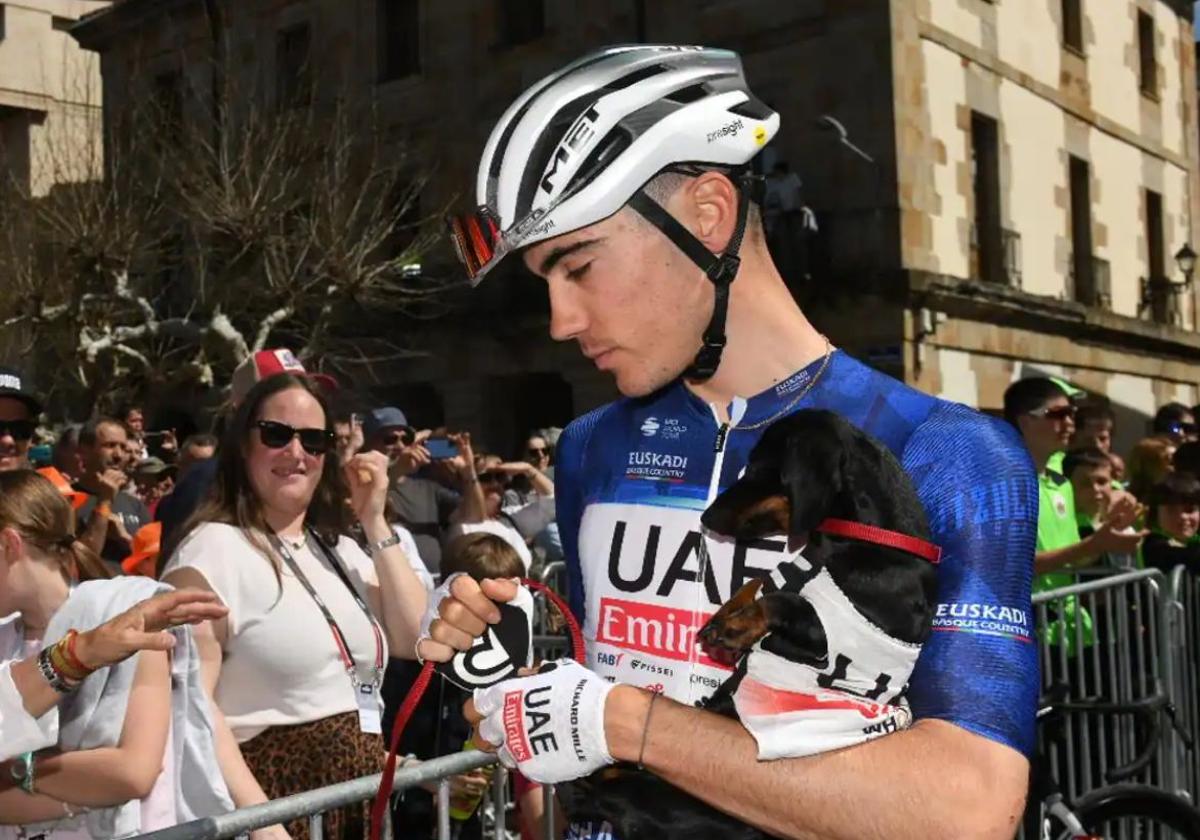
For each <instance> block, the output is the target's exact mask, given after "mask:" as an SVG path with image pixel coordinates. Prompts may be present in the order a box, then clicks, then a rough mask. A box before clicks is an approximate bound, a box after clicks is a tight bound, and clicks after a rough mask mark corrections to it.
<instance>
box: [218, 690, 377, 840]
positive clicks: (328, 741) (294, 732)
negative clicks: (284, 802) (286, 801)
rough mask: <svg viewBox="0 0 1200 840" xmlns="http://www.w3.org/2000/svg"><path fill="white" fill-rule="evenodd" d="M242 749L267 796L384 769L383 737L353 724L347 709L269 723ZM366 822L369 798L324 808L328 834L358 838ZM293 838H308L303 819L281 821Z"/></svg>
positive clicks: (333, 839) (334, 838) (340, 839)
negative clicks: (296, 720)
mask: <svg viewBox="0 0 1200 840" xmlns="http://www.w3.org/2000/svg"><path fill="white" fill-rule="evenodd" d="M242 755H243V756H244V757H245V759H246V764H247V765H249V767H250V770H251V771H252V772H253V773H254V778H256V779H257V780H258V783H259V784H260V785H262V789H263V791H264V792H265V793H266V794H267V798H268V799H278V798H280V797H281V796H291V795H292V794H293V793H301V792H303V791H306V790H312V789H313V788H319V787H325V786H326V785H333V784H337V783H338V782H345V781H349V780H350V779H357V778H359V777H360V776H370V775H371V774H373V773H378V772H380V771H381V770H383V762H384V759H385V758H386V753H385V752H384V743H383V739H382V738H381V737H380V736H378V735H367V734H366V733H364V732H363V731H362V730H361V729H359V726H358V714H357V713H356V712H347V713H346V714H342V715H334V716H333V717H327V718H323V719H322V720H318V721H313V722H312V723H302V724H299V725H297V726H272V727H271V728H270V729H268V730H266V731H265V732H263V733H262V734H260V735H257V736H255V737H254V738H251V739H250V740H249V741H247V742H245V743H244V744H242ZM370 825H371V803H370V802H369V801H368V802H366V803H365V804H362V805H352V806H347V807H345V808H339V809H338V810H336V811H330V812H329V813H327V814H325V825H324V830H325V837H326V838H328V839H329V840H361V838H364V837H366V836H367V833H368V829H369V828H370ZM285 827H286V828H287V831H288V833H289V834H290V835H291V836H292V838H293V840H309V836H308V820H307V819H303V820H296V821H294V822H291V823H288V824H287V825H286V826H285Z"/></svg>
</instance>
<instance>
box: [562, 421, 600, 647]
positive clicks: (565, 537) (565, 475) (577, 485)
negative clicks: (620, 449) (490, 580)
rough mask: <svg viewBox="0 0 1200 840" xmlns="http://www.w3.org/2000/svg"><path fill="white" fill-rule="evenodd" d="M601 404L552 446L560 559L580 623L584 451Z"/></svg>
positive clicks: (582, 592) (582, 613)
mask: <svg viewBox="0 0 1200 840" xmlns="http://www.w3.org/2000/svg"><path fill="white" fill-rule="evenodd" d="M609 408H611V404H610V405H609V406H604V407H601V408H598V409H596V410H595V411H592V412H591V413H589V414H585V415H584V416H583V417H579V418H577V419H576V420H574V421H572V422H571V424H570V425H568V426H567V428H565V429H563V433H562V435H560V436H559V438H558V443H557V444H556V445H555V449H554V504H555V519H556V521H557V523H558V534H559V538H560V539H561V541H562V552H563V561H564V562H565V563H566V564H567V603H568V605H569V606H570V607H571V612H573V613H574V614H575V618H576V619H578V621H579V623H580V625H582V624H583V621H584V603H585V601H584V591H583V569H582V567H581V566H580V563H579V525H580V522H581V521H582V519H583V508H584V496H585V491H584V481H583V477H584V475H585V474H586V473H585V470H586V467H587V450H588V445H589V442H590V441H591V438H592V432H593V431H594V430H595V428H596V426H597V425H598V424H599V422H600V419H601V418H602V417H603V416H604V414H605V413H606V412H607V410H608V409H609Z"/></svg>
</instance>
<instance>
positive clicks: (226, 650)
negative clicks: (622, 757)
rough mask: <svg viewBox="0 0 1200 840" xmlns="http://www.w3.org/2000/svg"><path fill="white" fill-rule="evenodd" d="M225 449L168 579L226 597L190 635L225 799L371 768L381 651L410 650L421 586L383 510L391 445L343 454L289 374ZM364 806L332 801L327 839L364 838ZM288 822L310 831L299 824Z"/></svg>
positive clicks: (277, 791)
mask: <svg viewBox="0 0 1200 840" xmlns="http://www.w3.org/2000/svg"><path fill="white" fill-rule="evenodd" d="M219 458H220V460H219V462H218V467H217V477H216V484H215V486H214V488H213V493H212V495H211V496H210V499H209V501H208V502H207V503H206V504H205V505H204V506H203V507H202V508H201V509H200V510H198V511H197V512H196V514H195V515H194V516H193V518H192V520H191V521H190V522H189V523H188V524H187V525H185V526H184V529H183V536H182V539H181V541H180V544H179V548H178V549H177V550H176V551H175V553H174V555H173V556H172V557H171V558H170V559H169V560H168V562H167V564H166V566H165V568H164V572H163V579H164V580H166V581H167V582H169V583H173V584H175V585H176V586H189V587H199V588H204V589H209V590H211V591H213V592H215V593H216V594H217V596H218V597H219V598H220V599H221V601H222V602H223V603H224V604H225V605H226V606H227V607H228V608H229V615H228V616H227V617H226V618H224V619H221V620H218V621H213V622H209V623H207V624H204V625H201V626H200V628H199V629H198V631H197V640H198V643H199V647H200V655H201V663H202V668H203V671H204V678H205V684H206V687H207V688H208V690H209V692H210V694H211V696H212V698H213V700H214V701H215V705H216V707H217V708H218V709H219V710H220V715H219V717H221V720H220V721H218V748H219V757H220V760H221V768H222V772H223V773H224V775H225V778H226V780H227V782H228V784H229V788H230V792H231V794H232V795H233V798H234V801H235V802H236V803H237V805H238V806H239V807H242V806H245V805H249V804H254V803H257V802H262V801H264V800H265V799H276V798H279V797H281V796H287V795H289V794H293V793H298V792H300V791H305V790H310V789H312V788H316V787H321V786H323V785H328V784H333V783H335V782H340V781H345V780H347V779H352V778H356V777H359V776H364V775H368V774H371V773H377V772H379V770H380V769H381V766H382V760H383V757H384V746H383V742H382V738H381V737H380V735H379V730H380V705H379V686H380V684H381V683H382V679H383V666H384V663H386V662H387V658H388V651H389V649H391V650H393V651H396V652H397V654H398V655H401V656H409V657H411V656H412V651H413V646H414V642H415V640H416V636H417V629H418V622H419V620H420V617H421V615H422V612H423V610H424V608H425V592H426V590H425V587H424V586H423V585H422V583H421V582H420V581H419V580H418V579H417V576H416V575H415V574H414V573H413V571H412V568H411V567H410V565H409V562H408V560H407V559H406V558H405V556H404V553H403V551H402V550H401V549H400V548H399V546H398V542H399V540H398V539H397V538H396V536H395V535H394V533H393V531H392V529H391V528H390V527H389V526H388V523H387V521H386V520H385V517H384V508H385V502H386V496H387V489H388V478H387V458H386V457H385V456H384V455H382V454H381V453H378V452H371V453H364V454H360V455H355V456H354V457H353V458H352V459H351V460H350V461H349V463H347V464H345V465H342V464H340V463H339V460H338V456H337V453H336V449H335V447H334V435H333V418H332V416H331V415H330V413H329V411H328V410H327V407H326V405H325V404H324V401H323V399H322V397H321V396H320V394H319V393H318V392H317V391H316V390H315V389H314V388H313V386H312V385H311V384H310V382H309V381H308V380H307V379H304V378H302V377H297V376H293V375H291V374H280V375H277V376H273V377H271V378H269V379H265V380H263V381H261V382H259V383H258V384H257V385H255V386H254V388H253V389H252V390H251V391H250V392H249V394H247V396H246V398H245V399H244V400H243V401H242V403H241V404H240V405H239V407H238V409H237V412H236V413H235V415H234V417H233V419H232V421H231V422H230V424H229V427H228V429H227V431H226V435H225V440H224V442H223V444H222V446H221V453H220V456H219ZM347 500H349V504H347ZM354 519H357V521H358V523H359V525H360V526H361V528H362V533H363V535H364V537H365V542H366V545H367V548H366V551H364V550H363V549H362V548H360V547H359V545H358V543H357V542H355V540H353V539H351V538H350V536H349V534H350V532H351V529H352V527H353V525H354V522H353V520H354ZM365 817H366V812H365V809H364V808H354V809H346V810H345V811H343V812H338V813H334V814H329V815H327V816H326V820H325V832H326V836H328V837H340V836H346V837H349V836H352V835H360V836H361V834H362V833H363V825H364V822H363V821H364V819H365ZM289 830H290V831H291V833H292V834H293V836H300V837H306V836H307V826H306V825H305V824H304V823H303V822H298V823H295V824H293V825H291V826H289ZM278 832H279V829H276V830H275V832H274V833H278Z"/></svg>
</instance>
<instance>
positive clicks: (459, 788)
mask: <svg viewBox="0 0 1200 840" xmlns="http://www.w3.org/2000/svg"><path fill="white" fill-rule="evenodd" d="M42 413H43V405H42V399H41V397H40V395H39V394H38V392H37V390H36V389H35V388H34V387H32V386H31V384H30V382H29V380H28V378H27V377H26V376H25V375H24V374H23V373H22V372H21V371H18V370H15V369H11V368H2V369H0V482H2V484H0V496H3V497H5V504H3V505H0V547H3V546H4V545H5V544H6V540H5V539H4V537H5V536H6V535H7V534H8V533H9V531H11V532H12V534H13V535H14V536H13V540H15V541H16V542H15V544H16V545H19V548H14V549H13V550H12V551H11V552H7V553H6V554H5V557H4V561H5V562H0V589H3V590H4V592H2V593H0V656H2V657H3V659H4V661H5V662H16V661H17V660H18V659H19V658H20V657H21V656H22V655H28V654H32V653H36V651H37V650H41V649H42V648H43V647H46V646H50V645H51V644H52V643H56V642H57V641H58V640H57V638H56V636H55V628H56V627H57V626H58V625H62V624H63V623H64V622H71V621H73V622H79V621H81V620H82V619H83V618H84V617H86V618H88V619H89V620H90V619H95V620H96V621H97V622H98V621H104V620H107V619H110V618H113V617H114V616H116V615H118V614H120V613H121V612H122V611H123V610H126V609H128V608H129V607H130V606H131V603H134V602H136V600H137V599H139V598H146V597H148V596H150V595H152V594H154V593H155V592H156V591H158V590H159V589H160V588H161V587H162V586H163V584H169V585H171V586H175V587H179V588H186V589H189V590H203V591H206V592H210V593H213V594H215V595H216V597H217V599H218V601H219V603H220V604H221V605H222V606H223V607H224V608H225V609H226V610H227V612H226V614H224V615H223V616H222V617H221V618H219V619H214V620H208V621H203V622H201V623H199V624H198V625H197V626H196V628H195V629H194V631H193V630H187V629H181V630H178V631H176V632H177V633H178V634H179V636H180V639H181V640H182V641H183V644H180V645H177V647H176V649H175V651H174V652H173V653H172V654H171V655H170V657H168V656H167V655H164V654H156V655H154V656H149V655H147V656H143V657H138V658H135V659H131V660H128V661H127V662H125V663H123V664H121V665H118V666H114V669H118V668H119V669H124V670H123V671H122V672H123V673H126V674H127V679H126V680H125V681H124V683H123V686H124V687H123V689H121V690H117V689H114V691H116V693H109V694H106V693H105V692H107V691H109V689H108V688H103V689H98V690H97V691H98V693H96V694H95V696H94V697H92V696H89V698H88V703H89V704H93V705H91V706H89V705H88V704H82V705H81V704H80V703H79V702H78V701H79V699H80V698H81V697H83V696H84V689H82V688H81V689H79V692H78V694H76V695H75V696H73V697H72V700H71V702H70V703H65V704H63V706H62V707H61V709H60V711H59V712H58V714H59V715H60V716H61V723H60V732H61V733H64V734H65V733H66V732H67V731H71V732H73V733H75V734H76V735H78V736H80V738H79V740H76V741H73V740H71V739H69V738H66V737H60V738H59V739H58V747H57V752H44V753H30V754H28V755H27V756H23V757H18V758H16V759H11V760H10V761H8V762H6V764H5V765H4V766H0V836H4V835H5V833H6V832H7V831H8V829H5V828H4V827H3V826H4V825H17V826H19V827H18V828H17V829H16V832H17V833H18V834H21V835H25V834H28V833H29V832H30V831H36V832H37V833H39V834H45V835H47V836H50V835H55V834H63V835H65V834H76V835H78V832H79V831H81V830H84V831H87V832H89V833H91V834H92V835H93V836H119V835H121V834H124V833H127V832H128V830H129V829H130V827H134V828H135V829H136V830H137V831H147V830H152V829H155V828H162V827H165V826H167V825H172V824H175V823H176V822H178V821H182V820H183V819H189V818H193V817H196V816H204V815H206V814H210V813H217V812H219V811H221V810H228V809H229V808H232V807H241V806H246V805H250V804H254V803H256V802H262V801H265V800H267V799H272V798H278V797H280V796H286V795H288V794H292V793H297V792H300V791H303V790H309V789H312V788H315V787H319V786H322V785H325V784H330V783H333V782H337V781H344V780H346V779H350V778H355V777H358V776H362V775H368V774H370V773H374V772H378V771H379V769H380V768H381V766H382V758H383V750H382V745H381V740H380V734H379V733H380V731H381V729H382V728H383V726H384V725H385V722H386V723H390V720H391V717H392V715H393V714H394V712H395V708H396V707H397V706H398V704H399V703H400V702H401V700H402V699H403V696H404V694H405V693H406V692H407V690H408V688H409V687H410V686H411V683H412V680H413V678H414V677H415V674H416V666H417V663H416V662H415V661H414V657H415V653H414V644H415V638H416V633H417V630H418V626H419V620H420V617H421V615H422V613H423V611H424V605H425V599H426V594H427V593H428V592H429V591H430V590H431V589H432V588H433V586H434V585H435V582H436V581H437V580H438V579H439V578H440V577H441V576H442V575H443V574H444V573H445V569H444V568H443V565H445V564H446V563H449V564H450V565H451V566H453V567H454V568H455V569H458V570H462V571H467V572H470V573H476V574H481V573H485V572H487V571H488V570H491V571H495V569H493V568H492V567H493V566H495V567H496V568H499V569H502V570H503V571H504V572H505V574H506V575H530V574H536V573H539V572H540V571H541V569H542V568H543V567H544V565H545V564H547V563H549V562H553V561H555V560H557V559H560V558H561V549H560V547H559V543H558V537H557V530H556V526H555V523H554V518H555V517H554V500H553V495H554V486H553V481H552V477H553V466H552V465H553V444H554V441H555V440H556V439H557V432H558V430H556V429H547V430H537V431H535V432H531V433H530V435H529V437H528V439H527V440H526V441H525V442H524V444H523V446H522V447H521V451H520V452H519V453H518V457H516V458H513V459H508V458H504V457H501V456H500V455H498V454H495V453H494V452H491V451H482V450H481V449H480V448H479V447H478V444H477V443H475V442H473V441H472V439H471V436H470V435H469V434H466V433H459V432H453V431H450V430H447V429H418V428H414V427H413V426H412V425H410V424H409V422H408V420H407V417H406V415H405V412H404V411H403V410H402V409H401V408H399V407H397V406H393V405H370V404H367V405H363V404H362V402H361V401H360V400H358V399H356V398H353V397H352V396H351V395H350V394H348V393H347V392H345V391H343V389H341V388H339V386H338V383H337V382H336V381H335V380H334V379H332V378H331V377H328V376H324V375H309V374H308V373H307V372H306V371H305V370H304V368H303V366H302V365H301V364H300V363H299V362H298V361H297V360H296V358H295V357H294V356H293V355H292V354H291V353H290V352H288V351H287V350H285V349H282V348H281V349H275V350H266V351H261V352H259V353H256V354H254V355H253V356H252V357H251V358H249V359H248V360H247V361H246V362H245V363H243V364H242V365H241V366H240V367H239V368H238V370H237V371H236V372H235V374H234V376H233V378H232V383H231V387H230V390H229V400H228V408H227V409H226V410H225V411H224V412H222V413H221V414H220V416H218V417H217V419H216V421H215V423H214V429H213V433H211V434H209V433H196V434H189V435H187V436H183V437H182V439H180V438H179V437H177V434H176V430H175V429H158V428H153V427H152V426H151V425H149V424H148V423H147V416H148V415H147V412H146V410H145V409H144V408H143V407H142V406H141V405H136V404H130V405H126V406H122V407H121V408H120V409H119V410H117V411H115V412H113V413H112V414H111V415H101V416H98V417H95V418H93V419H91V420H89V421H88V422H87V423H84V424H82V425H70V426H66V427H64V428H60V429H57V430H55V431H54V432H53V433H52V434H49V433H47V431H46V430H45V429H44V428H43V427H41V426H40V423H41V421H42V419H43V418H42ZM39 438H41V439H39ZM43 440H44V441H46V442H45V443H43V442H42V441H43ZM10 484H11V485H12V486H11V487H10V486H9V485H10ZM47 500H49V501H47ZM10 507H11V508H12V510H9V508H10ZM47 511H49V513H47ZM60 532H62V533H60ZM12 569H17V572H12V571H11V570H12ZM6 572H7V574H5V573H6ZM160 580H161V581H162V583H159V582H158V581H160ZM10 613H11V615H10ZM5 615H8V616H9V617H8V618H3V616H5ZM68 626H73V625H68ZM327 628H328V629H327ZM326 642H328V644H325V643H326ZM335 642H336V643H335ZM46 649H50V648H49V647H46ZM181 669H182V670H181ZM81 673H82V672H81ZM173 675H174V676H173ZM181 675H185V676H187V675H190V676H187V679H183V680H180V676H181ZM348 677H349V678H348ZM82 685H83V686H94V685H102V683H97V682H96V681H88V682H83V683H82ZM72 688H74V686H72ZM431 695H435V696H433V697H432V699H431V701H430V703H428V704H427V709H426V711H427V712H428V714H427V715H426V718H425V720H424V721H423V724H424V725H422V726H417V725H414V726H413V727H410V729H412V730H413V731H415V732H416V733H417V735H418V737H417V738H416V739H415V741H414V743H412V744H406V745H405V747H406V749H405V753H406V755H407V756H408V758H407V759H406V760H408V761H420V760H422V759H425V758H430V757H433V756H434V755H437V754H442V753H444V752H446V751H448V750H449V751H453V750H457V749H462V748H463V746H464V744H463V740H464V738H465V734H464V733H466V732H467V731H468V730H467V729H466V727H465V721H462V720H460V719H459V718H461V711H460V706H461V703H457V704H455V703H453V702H450V700H451V698H449V697H448V696H446V694H445V692H442V693H441V694H440V696H437V693H435V692H431ZM199 696H203V697H204V698H205V699H206V700H207V702H198V697H199ZM364 696H370V697H371V698H380V697H382V700H378V699H371V700H370V701H369V702H368V701H364V700H363V699H362V698H363V697H364ZM384 701H386V708H385V702H384ZM97 706H98V707H100V708H103V709H106V710H107V712H106V714H107V715H108V717H104V719H103V720H101V718H98V717H96V716H95V715H93V714H92V713H93V712H94V710H95V708H96V707H97ZM117 708H119V709H120V710H121V714H120V715H116V716H115V717H114V716H113V710H114V709H117ZM76 715H82V716H84V717H76ZM128 716H135V717H137V719H138V721H139V727H138V731H139V735H138V737H137V738H136V739H134V738H131V737H129V736H128V735H126V734H123V730H129V729H131V728H130V727H125V726H124V723H125V721H126V720H127V718H128ZM158 722H161V723H158ZM108 742H111V743H108ZM84 743H87V744H88V745H89V746H91V745H94V744H100V745H101V747H97V748H94V749H84V748H83V744H84ZM72 750H73V752H72V753H71V754H67V752H68V751H72ZM75 756H78V757H75ZM305 756H308V757H309V758H304V757H305ZM5 757H6V758H11V757H10V756H5ZM14 762H16V763H14ZM118 765H119V766H118ZM27 767H28V768H29V769H28V770H26V768H27ZM64 768H65V769H64ZM89 772H90V773H92V774H93V776H92V778H91V779H90V780H89V782H88V783H86V784H84V783H83V782H82V781H81V779H83V778H85V776H86V774H87V773H89ZM22 773H28V780H29V784H28V786H27V787H26V788H25V789H22V788H23V787H25V786H24V785H23V781H22V780H23V778H24V777H22V776H21V774H22ZM181 774H186V776H187V779H186V781H187V784H184V783H183V781H182V780H183V778H184V776H183V775H181ZM10 778H11V779H12V780H14V781H13V783H9V780H10ZM485 785H486V780H485V779H483V778H482V777H481V776H480V775H479V774H469V775H467V776H464V777H461V778H459V779H456V780H455V795H456V802H458V803H459V804H460V805H461V803H462V802H464V801H465V802H471V801H474V802H478V799H479V796H478V794H480V793H481V792H482V787H483V786H485ZM172 791H175V793H172ZM522 793H523V794H526V795H524V796H522V800H523V802H524V803H525V806H524V808H523V809H522V811H523V818H524V819H525V820H526V823H527V830H532V826H533V825H534V824H535V822H534V821H535V820H536V819H538V817H539V815H540V797H539V796H537V795H535V794H536V788H534V787H532V786H524V787H523V789H522ZM432 810H433V808H432V796H431V793H430V792H429V791H425V790H416V791H410V792H409V793H407V794H406V795H405V796H404V797H403V799H402V800H401V802H400V805H399V812H398V813H397V815H396V816H397V819H398V820H401V821H402V822H398V823H397V824H398V825H403V826H405V831H404V832H403V836H414V837H415V836H428V834H429V831H431V830H432V821H431V815H432ZM459 811H462V809H461V808H459ZM460 815H461V816H464V817H466V816H467V815H466V814H460ZM364 818H365V810H364V809H361V808H350V809H343V810H342V811H340V812H337V813H335V814H332V815H330V816H329V817H328V818H327V820H326V822H325V826H324V831H325V834H326V836H331V837H349V836H362V833H363V830H364V823H363V821H364ZM472 827H473V829H474V830H475V831H476V832H477V831H478V828H479V827H478V820H477V818H474V817H471V818H468V819H466V820H465V821H463V824H462V825H460V826H459V828H460V835H461V836H463V837H468V836H471V833H470V831H471V828H472ZM464 830H465V831H466V832H467V833H462V832H463V831H464ZM307 832H308V827H307V824H305V823H295V824H291V825H288V826H276V827H273V828H271V829H265V830H263V831H260V832H256V840H261V838H266V837H268V836H271V837H284V836H288V835H290V836H293V837H305V836H307Z"/></svg>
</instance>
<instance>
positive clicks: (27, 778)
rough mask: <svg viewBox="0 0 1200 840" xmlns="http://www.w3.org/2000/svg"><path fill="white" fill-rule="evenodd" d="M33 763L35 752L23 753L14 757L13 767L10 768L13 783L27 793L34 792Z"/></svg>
mask: <svg viewBox="0 0 1200 840" xmlns="http://www.w3.org/2000/svg"><path fill="white" fill-rule="evenodd" d="M33 765H34V759H33V753H31V752H27V753H22V754H21V755H19V756H17V757H16V758H14V759H13V762H12V767H11V768H10V770H9V773H10V774H11V775H12V780H13V784H15V785H17V786H18V787H20V788H21V790H23V791H25V792H26V793H33Z"/></svg>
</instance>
